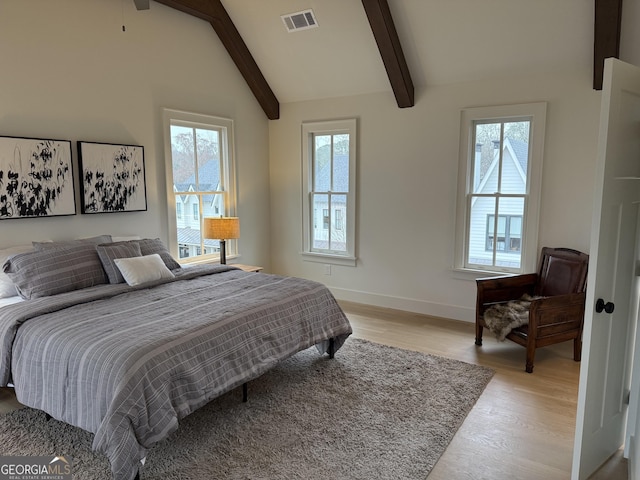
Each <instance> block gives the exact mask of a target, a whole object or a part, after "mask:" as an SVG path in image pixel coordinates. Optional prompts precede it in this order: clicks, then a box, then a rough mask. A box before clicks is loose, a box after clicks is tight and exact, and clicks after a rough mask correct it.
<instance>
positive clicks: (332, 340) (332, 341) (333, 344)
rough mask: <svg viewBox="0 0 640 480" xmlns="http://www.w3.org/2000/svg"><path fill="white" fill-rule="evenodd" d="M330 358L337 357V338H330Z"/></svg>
mask: <svg viewBox="0 0 640 480" xmlns="http://www.w3.org/2000/svg"><path fill="white" fill-rule="evenodd" d="M328 353H329V358H333V357H335V355H336V339H335V338H330V339H329V352H328Z"/></svg>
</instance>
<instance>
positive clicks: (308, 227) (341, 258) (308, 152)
mask: <svg viewBox="0 0 640 480" xmlns="http://www.w3.org/2000/svg"><path fill="white" fill-rule="evenodd" d="M340 133H348V134H349V192H347V194H346V195H347V211H346V216H347V218H346V222H345V221H344V219H343V226H344V227H345V228H346V231H347V238H346V253H345V254H338V253H331V252H318V251H314V250H312V249H311V237H312V233H311V232H312V231H313V220H314V219H313V217H314V215H313V212H312V211H311V202H310V195H311V192H312V191H313V168H312V159H313V153H312V152H313V142H311V141H310V140H311V138H313V136H314V135H318V134H320V135H321V134H334V135H335V134H340ZM301 135H302V252H301V255H302V257H303V259H304V260H306V261H311V262H321V263H330V264H336V265H346V266H356V263H357V257H356V241H355V239H356V230H355V227H356V218H355V217H356V198H357V197H356V158H357V155H356V153H357V143H358V138H357V121H356V119H355V118H351V119H344V120H329V121H320V122H303V123H302V128H301ZM340 193H341V194H342V193H344V192H340Z"/></svg>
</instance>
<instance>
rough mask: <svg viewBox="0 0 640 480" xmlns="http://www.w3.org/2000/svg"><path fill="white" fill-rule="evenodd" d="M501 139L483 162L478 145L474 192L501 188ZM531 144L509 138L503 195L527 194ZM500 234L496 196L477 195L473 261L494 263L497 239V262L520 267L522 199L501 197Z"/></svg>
mask: <svg viewBox="0 0 640 480" xmlns="http://www.w3.org/2000/svg"><path fill="white" fill-rule="evenodd" d="M499 153H500V152H499V142H498V141H494V142H493V149H492V152H491V154H490V155H491V160H490V161H488V162H483V161H482V159H481V158H480V157H481V155H482V145H476V161H475V165H481V166H482V167H481V168H478V169H476V173H475V178H474V192H476V193H479V194H483V193H485V194H486V193H489V194H491V193H494V192H496V191H497V189H498V177H499V168H500V155H499ZM528 157H529V145H528V144H527V143H525V142H522V141H520V140H515V139H513V138H505V140H504V148H503V154H502V167H501V168H502V185H501V192H502V193H503V194H509V193H514V194H523V193H525V192H526V182H527V160H528ZM500 202H501V203H500V206H499V214H498V223H497V234H495V233H494V232H495V229H496V223H495V205H494V203H495V199H494V198H493V197H475V198H474V199H473V201H472V204H471V222H470V228H469V232H470V233H469V237H470V238H469V252H470V253H469V259H470V262H471V263H477V264H487V265H491V262H492V255H493V245H494V242H497V248H496V264H497V265H500V266H505V267H519V266H520V258H521V256H520V253H521V241H522V225H523V215H524V204H523V201H522V199H521V198H502V199H501V200H500Z"/></svg>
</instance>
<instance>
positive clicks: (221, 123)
mask: <svg viewBox="0 0 640 480" xmlns="http://www.w3.org/2000/svg"><path fill="white" fill-rule="evenodd" d="M172 122H174V123H183V124H185V125H188V126H190V127H195V128H204V129H211V128H212V127H215V128H219V129H223V130H224V131H225V133H226V135H220V151H221V159H222V152H224V156H226V158H227V165H226V166H227V168H225V169H223V170H224V185H225V187H226V190H225V191H224V193H225V194H226V195H225V199H224V205H225V209H226V211H225V212H224V215H226V216H237V203H238V201H237V188H236V159H235V148H234V146H235V138H234V122H233V120H232V119H229V118H224V117H217V116H213V115H206V114H200V113H192V112H186V111H182V110H174V109H170V108H163V109H162V123H163V133H164V156H165V178H166V188H167V210H168V212H167V215H168V223H167V227H168V231H169V238H168V244H167V247H168V249H169V251H170V252H171V254H172V255H173V256H174V257H175V258H176V259H178V261H179V262H180V263H182V264H187V263H208V262H214V261H216V262H217V261H219V260H220V255H219V254H204V255H199V256H195V257H187V258H180V256H179V251H178V249H179V248H178V235H177V228H178V223H177V218H176V194H175V192H174V190H173V161H172V157H171V125H172ZM196 193H197V192H196ZM198 211H199V213H200V225H201V227H202V218H203V217H202V215H201V212H202V208H200V207H199V208H198ZM226 247H227V259H229V258H234V257H236V256H238V255H239V249H238V241H237V240H227V245H226Z"/></svg>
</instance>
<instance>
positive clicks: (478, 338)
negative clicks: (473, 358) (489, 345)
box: [476, 321, 482, 346]
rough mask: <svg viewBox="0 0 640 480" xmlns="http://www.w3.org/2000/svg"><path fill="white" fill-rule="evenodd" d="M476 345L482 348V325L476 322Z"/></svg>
mask: <svg viewBox="0 0 640 480" xmlns="http://www.w3.org/2000/svg"><path fill="white" fill-rule="evenodd" d="M476 345H479V346H482V325H481V324H480V323H478V321H476Z"/></svg>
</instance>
